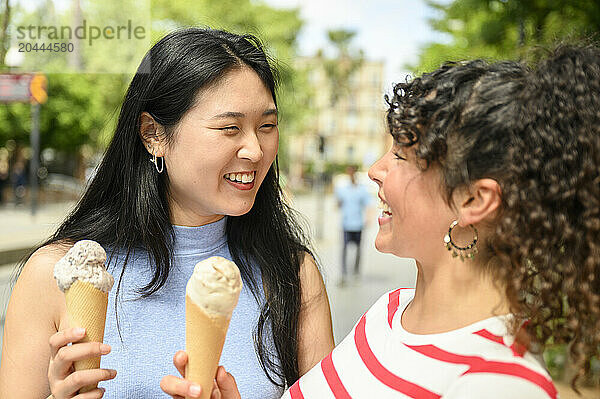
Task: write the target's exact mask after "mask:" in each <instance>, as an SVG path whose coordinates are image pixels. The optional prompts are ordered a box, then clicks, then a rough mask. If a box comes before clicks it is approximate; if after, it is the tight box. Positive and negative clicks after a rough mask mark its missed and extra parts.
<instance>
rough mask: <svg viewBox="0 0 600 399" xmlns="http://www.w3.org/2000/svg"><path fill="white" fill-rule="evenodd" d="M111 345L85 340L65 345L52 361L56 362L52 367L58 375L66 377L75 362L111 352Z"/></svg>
mask: <svg viewBox="0 0 600 399" xmlns="http://www.w3.org/2000/svg"><path fill="white" fill-rule="evenodd" d="M110 349H111V348H110V345H107V344H103V343H101V342H85V343H78V344H76V345H70V346H63V347H62V348H60V349H59V350H58V352H57V353H56V356H54V357H53V358H52V359H51V360H50V362H51V363H54V367H51V369H52V370H53V371H54V373H55V374H56V375H55V376H56V377H64V376H66V375H67V374H69V371H70V369H71V365H72V363H73V362H76V361H78V360H83V359H89V358H92V357H98V356H102V355H106V354H108V353H110Z"/></svg>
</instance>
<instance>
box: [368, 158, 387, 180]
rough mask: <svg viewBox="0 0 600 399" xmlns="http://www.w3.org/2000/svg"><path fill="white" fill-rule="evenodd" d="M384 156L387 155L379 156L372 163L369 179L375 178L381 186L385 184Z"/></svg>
mask: <svg viewBox="0 0 600 399" xmlns="http://www.w3.org/2000/svg"><path fill="white" fill-rule="evenodd" d="M384 158H385V155H384V156H383V157H381V158H379V160H378V161H377V162H375V163H374V164H373V165H371V167H370V168H369V172H368V175H369V179H371V180H373V181H374V182H375V183H377V184H378V185H379V186H381V185H382V184H383V178H384V176H385V168H384Z"/></svg>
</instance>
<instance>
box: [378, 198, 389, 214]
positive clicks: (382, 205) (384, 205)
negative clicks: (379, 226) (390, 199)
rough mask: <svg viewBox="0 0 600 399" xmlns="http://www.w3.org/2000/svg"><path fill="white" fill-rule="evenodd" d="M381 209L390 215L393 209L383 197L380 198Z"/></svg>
mask: <svg viewBox="0 0 600 399" xmlns="http://www.w3.org/2000/svg"><path fill="white" fill-rule="evenodd" d="M379 209H381V210H382V211H383V213H384V214H385V213H387V214H389V215H391V214H392V210H391V209H390V206H389V205H388V204H387V203H385V202H383V200H382V199H381V198H379Z"/></svg>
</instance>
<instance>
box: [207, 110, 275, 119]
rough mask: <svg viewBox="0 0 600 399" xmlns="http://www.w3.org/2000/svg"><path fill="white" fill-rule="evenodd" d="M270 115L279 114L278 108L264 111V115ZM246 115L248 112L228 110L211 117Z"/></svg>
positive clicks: (224, 117)
mask: <svg viewBox="0 0 600 399" xmlns="http://www.w3.org/2000/svg"><path fill="white" fill-rule="evenodd" d="M269 115H275V116H277V110H276V109H275V108H271V109H268V110H266V111H265V112H263V113H262V116H269ZM244 117H246V114H244V113H242V112H234V111H228V112H223V113H222V114H218V115H215V116H213V117H212V118H211V119H226V118H244Z"/></svg>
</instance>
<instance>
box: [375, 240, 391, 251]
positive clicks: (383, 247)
mask: <svg viewBox="0 0 600 399" xmlns="http://www.w3.org/2000/svg"><path fill="white" fill-rule="evenodd" d="M375 249H377V250H378V251H379V252H381V253H384V254H389V253H391V250H390V248H389V247H388V245H385V240H384V239H381V238H379V237H375Z"/></svg>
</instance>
